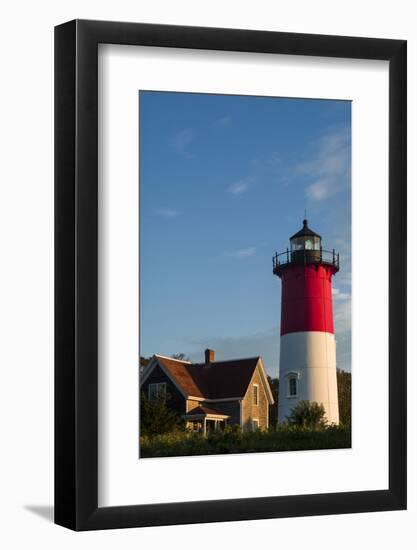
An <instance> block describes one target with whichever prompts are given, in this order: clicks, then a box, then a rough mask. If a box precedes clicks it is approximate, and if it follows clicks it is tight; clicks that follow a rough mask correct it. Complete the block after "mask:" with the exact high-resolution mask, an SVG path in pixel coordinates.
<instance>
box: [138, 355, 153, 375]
mask: <svg viewBox="0 0 417 550" xmlns="http://www.w3.org/2000/svg"><path fill="white" fill-rule="evenodd" d="M151 359H152V357H142V355H141V356H140V357H139V374H142V372H143V371H144V370H145V367H147V366H148V364H149V363H150V362H151Z"/></svg>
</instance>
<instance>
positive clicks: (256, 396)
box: [253, 384, 259, 405]
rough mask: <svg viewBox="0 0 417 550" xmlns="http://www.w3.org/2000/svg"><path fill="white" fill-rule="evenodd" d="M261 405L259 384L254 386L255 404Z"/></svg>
mask: <svg viewBox="0 0 417 550" xmlns="http://www.w3.org/2000/svg"><path fill="white" fill-rule="evenodd" d="M258 403H259V386H258V384H254V385H253V404H254V405H258Z"/></svg>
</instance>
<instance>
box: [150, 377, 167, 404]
mask: <svg viewBox="0 0 417 550" xmlns="http://www.w3.org/2000/svg"><path fill="white" fill-rule="evenodd" d="M151 386H157V394H159V386H164V391H165V395H166V391H167V383H166V382H151V383H150V384H149V386H148V399H149V401H152V400H151Z"/></svg>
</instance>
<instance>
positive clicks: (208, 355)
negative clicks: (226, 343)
mask: <svg viewBox="0 0 417 550" xmlns="http://www.w3.org/2000/svg"><path fill="white" fill-rule="evenodd" d="M204 357H205V364H206V365H210V363H214V349H206V350H204Z"/></svg>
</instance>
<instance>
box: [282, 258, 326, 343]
mask: <svg viewBox="0 0 417 550" xmlns="http://www.w3.org/2000/svg"><path fill="white" fill-rule="evenodd" d="M335 271H336V270H335V268H334V267H333V266H329V265H293V266H288V267H287V269H285V270H284V271H283V273H282V275H281V280H282V304H281V335H283V334H288V333H290V332H306V331H317V332H330V333H334V325H333V305H332V282H331V278H332V276H333V275H334V273H335Z"/></svg>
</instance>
